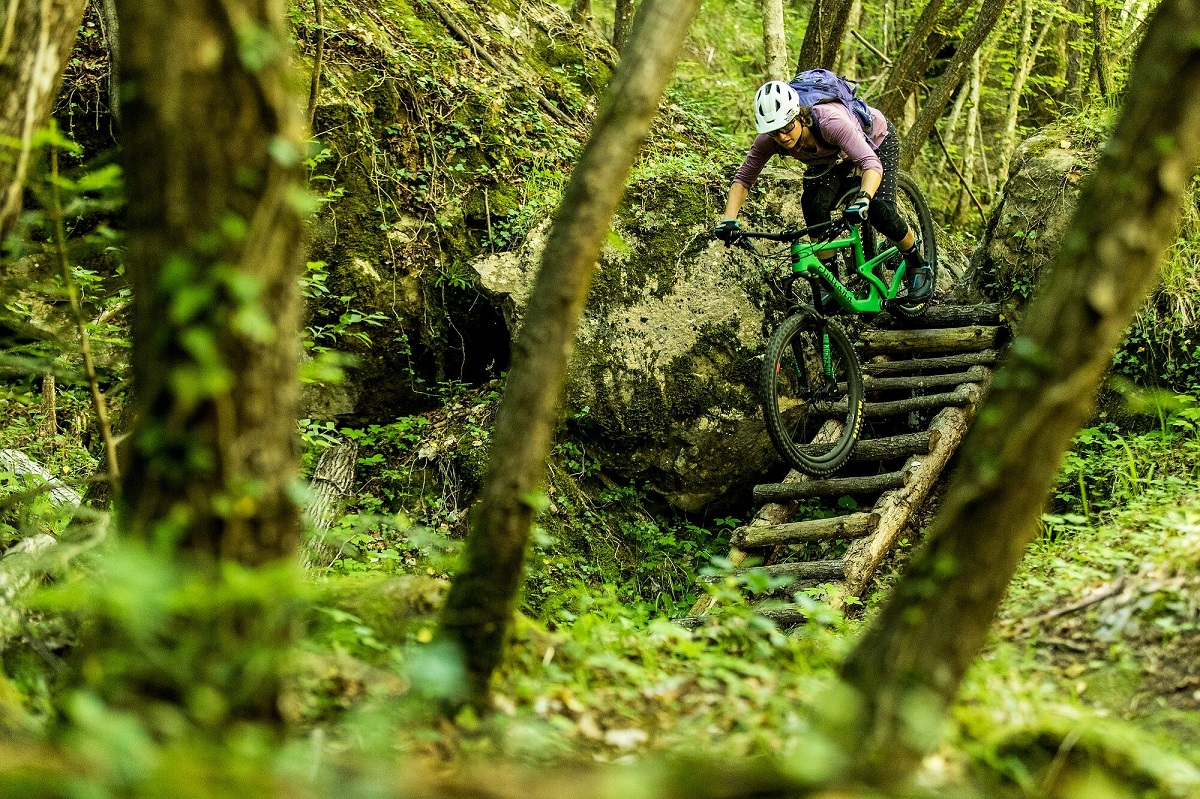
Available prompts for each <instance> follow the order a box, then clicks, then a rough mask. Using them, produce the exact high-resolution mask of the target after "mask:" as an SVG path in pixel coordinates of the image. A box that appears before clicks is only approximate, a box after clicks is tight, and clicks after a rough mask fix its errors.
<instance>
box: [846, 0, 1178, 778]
mask: <svg viewBox="0 0 1200 799" xmlns="http://www.w3.org/2000/svg"><path fill="white" fill-rule="evenodd" d="M1128 86H1129V89H1128V92H1127V95H1126V97H1125V106H1124V109H1123V111H1122V112H1121V116H1120V119H1119V120H1118V122H1117V125H1116V128H1115V129H1114V131H1113V134H1112V138H1111V140H1110V141H1109V143H1108V144H1107V146H1105V147H1104V148H1102V149H1101V153H1102V155H1101V160H1100V163H1099V164H1098V166H1097V167H1096V169H1095V171H1094V173H1093V174H1092V175H1091V177H1090V178H1089V179H1088V181H1087V183H1086V185H1085V187H1084V189H1083V193H1082V195H1081V196H1080V198H1079V204H1078V207H1077V210H1076V212H1075V216H1074V218H1073V220H1072V222H1071V225H1070V228H1069V229H1068V231H1067V233H1066V235H1065V236H1064V237H1063V247H1062V250H1061V252H1060V253H1059V256H1058V260H1057V263H1056V265H1055V267H1054V268H1053V269H1052V270H1050V271H1049V272H1048V276H1047V280H1046V282H1045V283H1044V284H1043V285H1042V286H1040V287H1039V289H1038V292H1037V294H1036V295H1035V298H1034V300H1033V302H1032V303H1031V305H1030V307H1029V309H1028V313H1027V314H1026V315H1025V323H1024V325H1023V326H1022V328H1021V329H1020V331H1019V334H1018V335H1017V337H1016V339H1015V340H1014V341H1013V344H1012V346H1011V347H1010V348H1009V351H1008V355H1007V356H1006V358H1005V360H1004V363H1003V364H1002V365H1001V368H1000V370H999V372H998V373H997V375H996V377H995V380H994V381H993V384H992V391H991V395H990V396H989V397H988V399H987V401H986V402H985V404H984V406H983V407H982V408H981V409H980V411H979V414H978V417H977V420H978V421H976V423H975V427H974V428H973V429H972V430H971V431H970V433H969V434H968V438H967V440H966V442H965V443H964V445H963V448H962V451H961V454H960V455H959V467H958V469H957V471H956V472H955V473H954V475H953V477H952V479H951V483H950V486H949V487H948V488H947V490H946V493H945V497H944V499H943V503H942V508H941V511H940V513H939V514H938V517H937V519H936V520H935V522H934V524H933V525H932V527H931V528H930V530H929V531H928V543H927V545H926V546H925V548H924V549H922V550H921V552H920V553H918V555H917V556H916V557H914V559H913V562H912V565H911V566H910V567H909V570H908V572H907V573H906V574H905V575H904V577H903V578H902V579H901V581H900V583H899V584H898V585H897V586H896V588H895V590H893V592H892V594H891V596H890V597H889V599H888V602H887V604H886V605H885V607H884V608H883V610H882V612H881V613H880V614H879V616H878V617H877V618H876V619H875V622H874V623H873V624H872V626H871V628H870V630H868V632H867V634H866V635H865V636H864V637H863V638H862V639H861V640H860V641H859V643H858V645H857V647H856V648H855V650H854V652H853V653H852V654H851V656H850V658H849V659H848V660H847V662H846V664H845V667H844V674H845V677H846V679H847V680H848V681H849V682H850V683H851V684H852V685H853V686H854V687H855V688H856V689H857V690H858V691H859V693H860V695H861V696H862V698H863V701H864V708H863V709H864V712H865V714H866V715H865V718H864V720H863V722H862V724H861V725H860V729H861V730H862V740H861V751H860V754H861V756H862V758H863V760H864V768H865V769H867V770H868V771H869V773H871V774H872V775H873V776H874V777H876V778H882V779H885V780H886V779H891V778H899V777H901V776H903V774H904V773H906V769H908V768H911V767H912V766H914V765H915V763H916V762H918V760H917V759H918V758H919V756H920V754H921V752H922V750H923V749H925V748H927V747H929V746H930V745H931V744H933V743H934V742H935V739H936V734H937V731H936V730H935V729H930V728H929V727H930V726H936V725H930V723H929V721H928V720H929V719H930V718H937V717H940V714H941V713H943V712H944V711H945V709H946V708H947V707H948V705H949V704H950V702H951V701H952V700H953V699H954V696H955V694H956V693H957V691H958V688H959V684H960V682H961V680H962V677H963V674H964V673H965V672H966V670H967V668H968V666H970V664H971V663H972V661H974V659H975V658H976V656H977V655H978V654H979V652H980V650H981V648H982V647H983V645H984V642H985V639H986V636H987V632H988V628H989V627H990V625H991V623H992V621H993V619H994V618H995V615H996V610H997V608H998V606H999V604H1000V601H1001V599H1002V598H1003V596H1004V592H1005V590H1006V589H1007V587H1008V584H1009V581H1010V580H1011V579H1012V576H1013V573H1014V572H1015V571H1016V568H1017V565H1018V562H1019V561H1020V559H1021V557H1022V555H1023V554H1024V551H1025V548H1026V546H1027V545H1028V544H1029V542H1030V541H1032V540H1033V539H1034V538H1035V537H1036V536H1037V534H1038V519H1039V516H1040V514H1041V512H1042V509H1043V507H1044V504H1045V501H1046V498H1047V497H1048V495H1049V492H1050V490H1051V488H1052V486H1053V485H1054V481H1055V478H1056V476H1057V474H1058V468H1059V464H1060V462H1061V459H1062V455H1063V453H1064V452H1065V451H1066V448H1067V447H1068V445H1069V444H1070V440H1071V437H1072V436H1073V435H1074V434H1075V432H1076V431H1077V430H1078V429H1079V427H1080V425H1081V424H1082V423H1083V422H1084V421H1085V420H1086V419H1087V417H1088V414H1089V413H1090V411H1091V408H1092V400H1093V395H1094V392H1095V390H1096V387H1097V386H1098V385H1099V382H1100V380H1101V378H1102V377H1103V375H1104V373H1105V371H1106V370H1107V368H1108V366H1109V364H1110V363H1111V361H1112V354H1113V352H1114V350H1115V349H1116V347H1117V345H1118V344H1119V342H1120V341H1121V338H1122V335H1123V333H1124V330H1125V328H1126V326H1127V325H1128V324H1129V321H1130V319H1131V318H1132V316H1133V314H1134V312H1135V311H1136V310H1137V308H1139V307H1140V306H1141V304H1142V302H1143V300H1144V299H1145V297H1146V294H1147V292H1148V291H1149V290H1150V288H1151V286H1152V285H1153V284H1154V282H1155V280H1156V279H1157V277H1158V271H1159V264H1160V262H1161V259H1162V255H1163V252H1164V251H1165V250H1166V249H1167V247H1168V246H1169V245H1170V244H1171V242H1172V241H1173V240H1174V238H1175V236H1176V235H1177V234H1178V230H1179V218H1180V207H1181V202H1182V198H1183V195H1184V192H1185V191H1186V190H1187V188H1188V186H1189V184H1190V182H1191V179H1192V175H1193V173H1194V172H1195V168H1196V162H1197V158H1198V157H1200V137H1197V136H1196V135H1195V131H1196V129H1197V126H1200V0H1164V1H1163V3H1162V4H1161V5H1160V6H1159V7H1158V10H1157V12H1156V16H1155V18H1154V19H1153V21H1152V22H1151V23H1150V27H1149V30H1148V32H1147V34H1146V38H1145V39H1144V41H1143V42H1142V45H1141V47H1140V49H1139V52H1138V55H1137V59H1136V61H1135V64H1134V66H1133V70H1132V73H1131V74H1130V78H1129V83H1128ZM1168 107H1169V108H1170V109H1172V112H1171V113H1163V109H1164V108H1168ZM1151 142H1154V143H1156V146H1150V143H1151ZM922 720H924V724H925V725H926V726H925V728H922V723H923V722H922ZM906 758H907V759H906ZM889 775H891V776H889Z"/></svg>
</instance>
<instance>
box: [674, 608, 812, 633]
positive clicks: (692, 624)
mask: <svg viewBox="0 0 1200 799" xmlns="http://www.w3.org/2000/svg"><path fill="white" fill-rule="evenodd" d="M754 612H755V614H756V615H759V616H762V617H763V618H764V619H770V620H771V621H773V622H775V623H776V624H777V625H779V626H780V627H795V626H796V625H798V624H804V622H805V620H806V619H807V618H808V617H807V616H805V615H804V613H803V611H801V610H800V608H798V607H796V606H795V605H784V606H782V607H773V608H765V607H756V608H754ZM713 618H717V619H719V618H721V617H720V616H719V615H713V614H709V613H705V614H702V615H700V616H683V617H681V618H678V619H672V621H674V622H675V623H676V624H678V625H679V626H681V627H686V628H687V629H689V630H695V629H696V628H697V627H703V626H704V625H705V624H707V623H708V621H709V619H713Z"/></svg>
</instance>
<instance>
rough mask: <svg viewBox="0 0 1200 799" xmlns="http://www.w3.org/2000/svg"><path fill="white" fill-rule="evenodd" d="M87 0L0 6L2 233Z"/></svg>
mask: <svg viewBox="0 0 1200 799" xmlns="http://www.w3.org/2000/svg"><path fill="white" fill-rule="evenodd" d="M86 5H87V0H23V1H22V2H17V1H16V0H7V1H6V2H4V3H3V4H0V98H3V99H2V100H0V138H2V139H4V140H6V141H8V142H12V143H13V145H12V147H11V149H10V147H9V145H7V144H6V145H5V150H6V151H7V152H6V153H5V157H4V158H0V237H3V235H4V234H5V233H7V232H8V231H10V230H11V229H12V226H13V223H14V222H15V221H16V218H17V215H18V214H19V213H21V194H22V192H23V191H24V188H25V178H26V177H27V176H28V174H29V161H30V156H31V151H32V149H33V134H34V133H35V132H36V131H37V130H38V129H39V128H41V127H43V126H45V125H46V123H47V121H48V120H49V118H50V111H51V109H52V108H53V107H54V98H55V97H56V96H57V94H58V85H59V82H60V81H61V80H62V71H63V67H64V66H65V65H66V63H67V58H68V57H69V56H70V54H71V48H72V47H74V45H75V32H76V31H77V30H79V24H80V22H81V21H82V20H83V9H84V7H85V6H86Z"/></svg>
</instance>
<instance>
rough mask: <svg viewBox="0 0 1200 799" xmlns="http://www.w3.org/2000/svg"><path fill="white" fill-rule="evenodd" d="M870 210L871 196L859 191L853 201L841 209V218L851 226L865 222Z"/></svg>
mask: <svg viewBox="0 0 1200 799" xmlns="http://www.w3.org/2000/svg"><path fill="white" fill-rule="evenodd" d="M870 208H871V195H869V194H867V193H866V192H865V191H860V192H859V193H858V194H857V195H855V197H854V201H853V202H852V203H850V204H849V205H847V206H846V207H845V208H844V209H842V218H843V219H845V220H846V221H847V222H849V223H850V224H852V225H857V224H860V223H862V222H866V221H867V212H868V211H869V210H870Z"/></svg>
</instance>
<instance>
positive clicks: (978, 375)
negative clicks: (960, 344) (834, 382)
mask: <svg viewBox="0 0 1200 799" xmlns="http://www.w3.org/2000/svg"><path fill="white" fill-rule="evenodd" d="M990 371H991V370H989V369H988V368H987V367H986V366H972V367H971V368H970V369H968V370H967V371H965V372H950V373H948V374H944V375H912V376H910V377H870V378H868V379H866V380H863V388H864V389H865V390H866V392H867V393H868V394H879V393H881V392H884V391H921V390H924V389H928V388H941V387H943V386H958V385H962V384H963V383H978V382H979V381H981V380H984V379H986V378H987V377H988V373H989V372H990ZM838 387H839V388H841V384H839V386H838Z"/></svg>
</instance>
